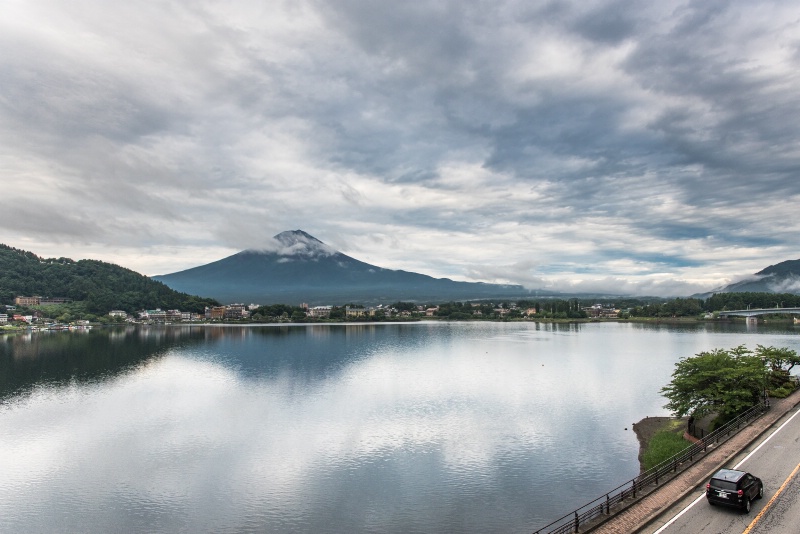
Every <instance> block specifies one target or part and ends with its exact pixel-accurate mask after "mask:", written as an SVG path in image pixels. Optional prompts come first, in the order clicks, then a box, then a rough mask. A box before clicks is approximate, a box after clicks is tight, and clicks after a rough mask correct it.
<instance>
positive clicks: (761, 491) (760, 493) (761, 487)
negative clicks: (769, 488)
mask: <svg viewBox="0 0 800 534" xmlns="http://www.w3.org/2000/svg"><path fill="white" fill-rule="evenodd" d="M763 496H764V485H763V484H762V485H760V486H759V487H758V497H756V499H760V498H761V497H763Z"/></svg>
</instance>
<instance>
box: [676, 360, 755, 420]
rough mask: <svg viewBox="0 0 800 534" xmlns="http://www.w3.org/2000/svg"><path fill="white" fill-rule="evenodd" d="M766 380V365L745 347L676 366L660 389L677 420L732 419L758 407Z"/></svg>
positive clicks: (681, 362)
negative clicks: (715, 416) (687, 417)
mask: <svg viewBox="0 0 800 534" xmlns="http://www.w3.org/2000/svg"><path fill="white" fill-rule="evenodd" d="M764 377H765V368H764V362H763V361H762V360H761V358H759V357H758V356H755V355H753V353H752V352H751V351H749V350H748V349H747V348H745V347H744V346H738V347H734V348H732V349H730V350H724V349H714V350H712V351H710V352H701V353H699V354H697V355H695V356H692V357H688V358H683V359H681V360H680V361H679V362H678V363H676V364H675V370H674V371H673V373H672V381H671V382H670V383H669V384H668V385H667V386H665V387H663V388H662V389H661V394H662V395H664V396H665V397H666V398H667V400H668V401H669V402H668V403H667V404H666V405H664V407H665V408H666V409H668V410H670V411H671V412H672V413H673V414H675V416H677V417H683V416H685V415H692V416H694V417H696V418H700V417H703V416H705V415H708V414H710V413H719V414H720V415H721V416H723V417H729V416H731V415H735V414H738V413H740V412H742V411H744V410H745V409H747V408H749V407H751V406H753V405H755V404H757V403H758V401H759V399H760V396H761V392H762V391H763V387H764Z"/></svg>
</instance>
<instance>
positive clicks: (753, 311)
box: [718, 306, 800, 317]
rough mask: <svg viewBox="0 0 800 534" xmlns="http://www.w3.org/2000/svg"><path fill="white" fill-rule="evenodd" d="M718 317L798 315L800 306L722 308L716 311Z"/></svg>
mask: <svg viewBox="0 0 800 534" xmlns="http://www.w3.org/2000/svg"><path fill="white" fill-rule="evenodd" d="M718 313H719V316H720V317H728V316H729V315H736V316H738V317H755V316H756V315H772V314H775V313H789V314H792V315H800V308H779V307H777V306H775V307H774V308H748V309H746V310H723V311H721V312H718Z"/></svg>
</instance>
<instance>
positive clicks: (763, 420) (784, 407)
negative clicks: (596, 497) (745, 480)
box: [582, 390, 800, 534]
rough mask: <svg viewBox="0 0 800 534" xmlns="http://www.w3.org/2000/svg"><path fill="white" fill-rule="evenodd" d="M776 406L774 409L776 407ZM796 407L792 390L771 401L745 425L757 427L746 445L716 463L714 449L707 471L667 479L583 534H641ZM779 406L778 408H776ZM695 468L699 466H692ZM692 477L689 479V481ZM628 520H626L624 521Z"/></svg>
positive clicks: (797, 395) (799, 394)
mask: <svg viewBox="0 0 800 534" xmlns="http://www.w3.org/2000/svg"><path fill="white" fill-rule="evenodd" d="M776 405H777V406H776ZM798 405H800V390H796V391H795V392H794V393H792V394H791V395H789V396H788V397H786V398H785V399H780V400H777V401H774V402H773V403H772V408H771V409H770V411H769V412H767V413H765V414H764V415H762V416H761V417H760V418H759V419H757V420H755V421H753V423H751V425H748V426H749V428H751V429H753V428H757V427H755V426H754V425H759V426H761V428H760V430H757V432H756V434H754V435H753V436H752V437H750V438H749V439H747V441H746V442H744V443H742V444H739V445H737V446H736V448H735V450H733V451H728V452H727V453H726V454H725V456H724V457H722V458H720V459H719V460H716V459H714V455H715V454H716V453H717V451H723V450H724V449H722V448H720V449H716V450H714V451H710V452H709V453H708V455H707V456H706V457H705V458H704V460H705V461H707V462H709V463H710V465H711V467H710V468H708V469H705V470H704V471H702V472H701V473H700V474H695V475H690V474H689V473H688V471H689V470H690V469H692V467H694V466H689V467H687V469H686V471H684V473H682V474H679V475H677V476H676V477H674V478H672V479H670V480H669V481H668V482H666V483H665V484H664V485H662V486H659V487H657V488H655V489H653V490H652V491H650V492H649V493H648V495H647V496H645V497H643V498H642V499H641V500H638V501H636V502H633V503H631V504H630V505H629V506H626V507H625V508H623V509H621V510H619V511H618V512H617V513H616V514H614V515H612V516H610V517H607V518H606V519H605V520H604V521H602V522H600V523H597V524H595V525H592V526H591V527H590V528H589V529H587V530H585V531H582V532H584V533H588V532H592V533H595V534H601V533H605V532H608V533H617V532H619V533H623V532H624V533H626V534H631V533H633V534H635V533H639V532H641V531H642V529H645V528H647V527H648V526H650V525H652V524H653V523H654V522H655V521H656V520H657V519H658V518H659V517H661V516H662V515H663V514H664V513H665V512H666V510H667V509H668V508H669V507H670V506H672V505H673V504H675V503H677V502H679V501H681V500H682V499H684V498H685V497H686V496H688V495H689V494H691V493H692V492H693V491H695V490H696V489H697V486H698V485H700V484H702V482H703V481H704V480H706V479H707V478H708V477H710V476H711V475H712V474H713V473H714V472H716V471H717V470H718V469H720V468H721V467H722V466H724V465H725V464H728V463H729V462H730V461H731V460H732V459H733V458H735V457H736V456H737V455H739V454H741V453H742V451H744V450H745V449H747V448H748V447H750V446H751V445H752V444H753V443H755V442H756V441H758V440H760V439H761V438H762V437H763V436H764V434H766V433H767V432H768V431H769V430H770V429H772V428H773V426H774V425H775V423H777V422H778V421H779V420H780V419H781V418H783V417H784V416H786V414H788V413H789V412H791V411H792V410H793V409H795V408H796V407H797V406H798ZM778 406H780V407H778ZM743 431H746V428H745V429H743ZM731 439H733V440H735V439H736V436H733V437H732V438H731ZM726 443H730V440H728V441H726V442H725V443H722V444H721V447H723V446H724V445H725V444H726ZM695 465H699V464H695ZM690 476H692V477H693V478H689V477H690ZM678 481H682V482H683V484H687V485H688V486H687V487H686V488H685V489H683V490H680V491H678V492H677V493H675V494H673V495H669V496H668V495H666V494H665V493H664V490H665V488H668V487H669V485H670V484H677V483H678ZM660 495H663V496H664V498H663V503H662V504H661V505H660V506H656V507H654V509H653V511H652V512H651V513H649V514H648V515H646V516H644V517H641V518H636V517H630V518H629V517H626V516H627V515H631V514H633V513H634V511H635V510H636V509H637V508H638V507H640V506H643V505H644V499H647V498H651V499H656V498H658V497H659V496H660ZM628 519H629V520H628Z"/></svg>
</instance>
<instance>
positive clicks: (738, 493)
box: [736, 490, 744, 497]
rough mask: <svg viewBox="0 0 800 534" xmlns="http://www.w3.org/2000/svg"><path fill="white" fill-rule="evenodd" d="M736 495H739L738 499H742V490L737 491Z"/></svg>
mask: <svg viewBox="0 0 800 534" xmlns="http://www.w3.org/2000/svg"><path fill="white" fill-rule="evenodd" d="M736 494H737V495H739V497H744V490H739V491H737V492H736Z"/></svg>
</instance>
